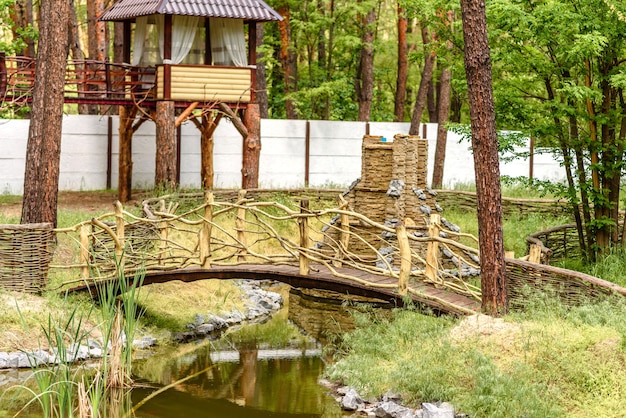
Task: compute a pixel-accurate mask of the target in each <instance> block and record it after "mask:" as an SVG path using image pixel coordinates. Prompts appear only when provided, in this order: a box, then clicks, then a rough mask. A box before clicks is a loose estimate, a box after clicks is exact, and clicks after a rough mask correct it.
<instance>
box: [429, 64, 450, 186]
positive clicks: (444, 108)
mask: <svg viewBox="0 0 626 418" xmlns="http://www.w3.org/2000/svg"><path fill="white" fill-rule="evenodd" d="M451 82H452V70H451V69H450V68H444V69H443V71H442V72H441V79H440V88H439V96H438V98H439V104H438V109H439V112H438V115H437V120H438V125H437V145H436V147H435V161H434V166H433V183H432V187H433V189H440V188H441V186H442V183H443V166H444V164H445V161H446V144H447V142H448V126H447V124H448V118H449V115H450V90H451V84H452V83H451Z"/></svg>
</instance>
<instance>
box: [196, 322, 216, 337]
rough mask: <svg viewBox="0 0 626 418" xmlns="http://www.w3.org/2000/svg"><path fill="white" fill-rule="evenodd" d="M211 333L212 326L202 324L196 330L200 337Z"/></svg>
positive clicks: (213, 329) (213, 328) (213, 327)
mask: <svg viewBox="0 0 626 418" xmlns="http://www.w3.org/2000/svg"><path fill="white" fill-rule="evenodd" d="M213 331H215V326H214V325H213V324H202V325H200V326H199V327H198V328H197V329H196V332H197V333H198V334H200V335H207V334H209V333H211V332H213Z"/></svg>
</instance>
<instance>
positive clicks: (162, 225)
mask: <svg viewBox="0 0 626 418" xmlns="http://www.w3.org/2000/svg"><path fill="white" fill-rule="evenodd" d="M161 202H163V206H165V202H164V201H161ZM159 232H160V234H159V235H160V237H159V266H163V265H165V253H166V252H167V236H168V233H169V228H168V224H167V220H163V221H161V222H159Z"/></svg>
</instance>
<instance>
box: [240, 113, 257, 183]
mask: <svg viewBox="0 0 626 418" xmlns="http://www.w3.org/2000/svg"><path fill="white" fill-rule="evenodd" d="M243 118H244V124H245V125H246V128H247V130H248V135H247V136H246V137H245V138H244V141H243V158H242V167H241V187H242V188H243V189H256V188H257V187H259V159H260V157H261V119H260V118H259V106H258V105H257V104H255V103H249V104H248V106H247V107H246V111H245V113H244V115H243Z"/></svg>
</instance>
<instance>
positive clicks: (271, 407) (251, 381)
mask: <svg viewBox="0 0 626 418" xmlns="http://www.w3.org/2000/svg"><path fill="white" fill-rule="evenodd" d="M286 289H288V288H286V287H282V290H281V292H280V293H281V294H283V298H284V302H285V303H284V305H283V307H282V309H281V310H280V311H279V312H278V313H276V314H274V316H273V317H272V318H271V319H270V320H269V321H267V322H265V323H262V324H248V325H244V326H241V327H239V328H238V329H231V330H229V331H228V332H226V333H225V334H224V335H223V336H221V338H219V339H215V340H211V339H204V340H198V341H194V342H191V343H185V344H180V345H176V346H173V347H168V348H162V349H158V350H157V351H156V353H155V354H154V355H151V356H149V357H147V358H144V359H139V360H137V361H135V362H134V364H133V372H134V373H135V379H136V383H137V384H138V387H136V388H134V389H133V390H132V393H131V402H132V404H134V405H138V403H140V402H142V400H143V399H144V398H145V397H146V396H148V395H150V394H151V393H153V392H154V391H155V390H157V389H159V388H161V387H164V386H167V385H170V384H172V383H174V382H177V381H179V380H181V379H183V378H186V377H187V378H188V379H187V380H185V381H182V382H180V383H178V384H175V385H173V387H172V388H170V389H168V390H166V391H164V392H163V393H161V394H159V395H157V396H155V397H154V398H152V399H149V400H147V401H145V404H143V405H141V406H140V407H139V408H138V409H137V410H136V412H135V414H136V416H137V417H146V418H147V417H195V416H202V417H229V418H237V417H252V418H254V417H285V418H287V417H328V418H330V417H340V416H342V411H341V407H340V406H339V404H338V403H337V402H336V401H335V399H334V397H333V396H332V394H329V393H328V389H327V388H324V387H323V386H321V385H320V384H319V378H320V376H321V375H322V373H323V370H324V365H325V361H324V357H323V356H324V353H323V347H324V346H325V344H326V343H327V341H328V340H327V339H328V338H329V337H332V335H337V333H339V332H345V331H347V330H349V329H350V328H351V327H352V321H351V316H350V314H349V312H348V308H345V307H344V306H342V305H341V304H340V302H339V301H337V300H336V299H335V300H333V299H330V298H328V299H325V300H324V299H320V298H319V296H320V295H319V294H316V296H318V297H316V298H311V297H310V295H308V294H302V293H300V292H299V291H297V290H292V291H291V292H289V291H288V290H287V291H286Z"/></svg>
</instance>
